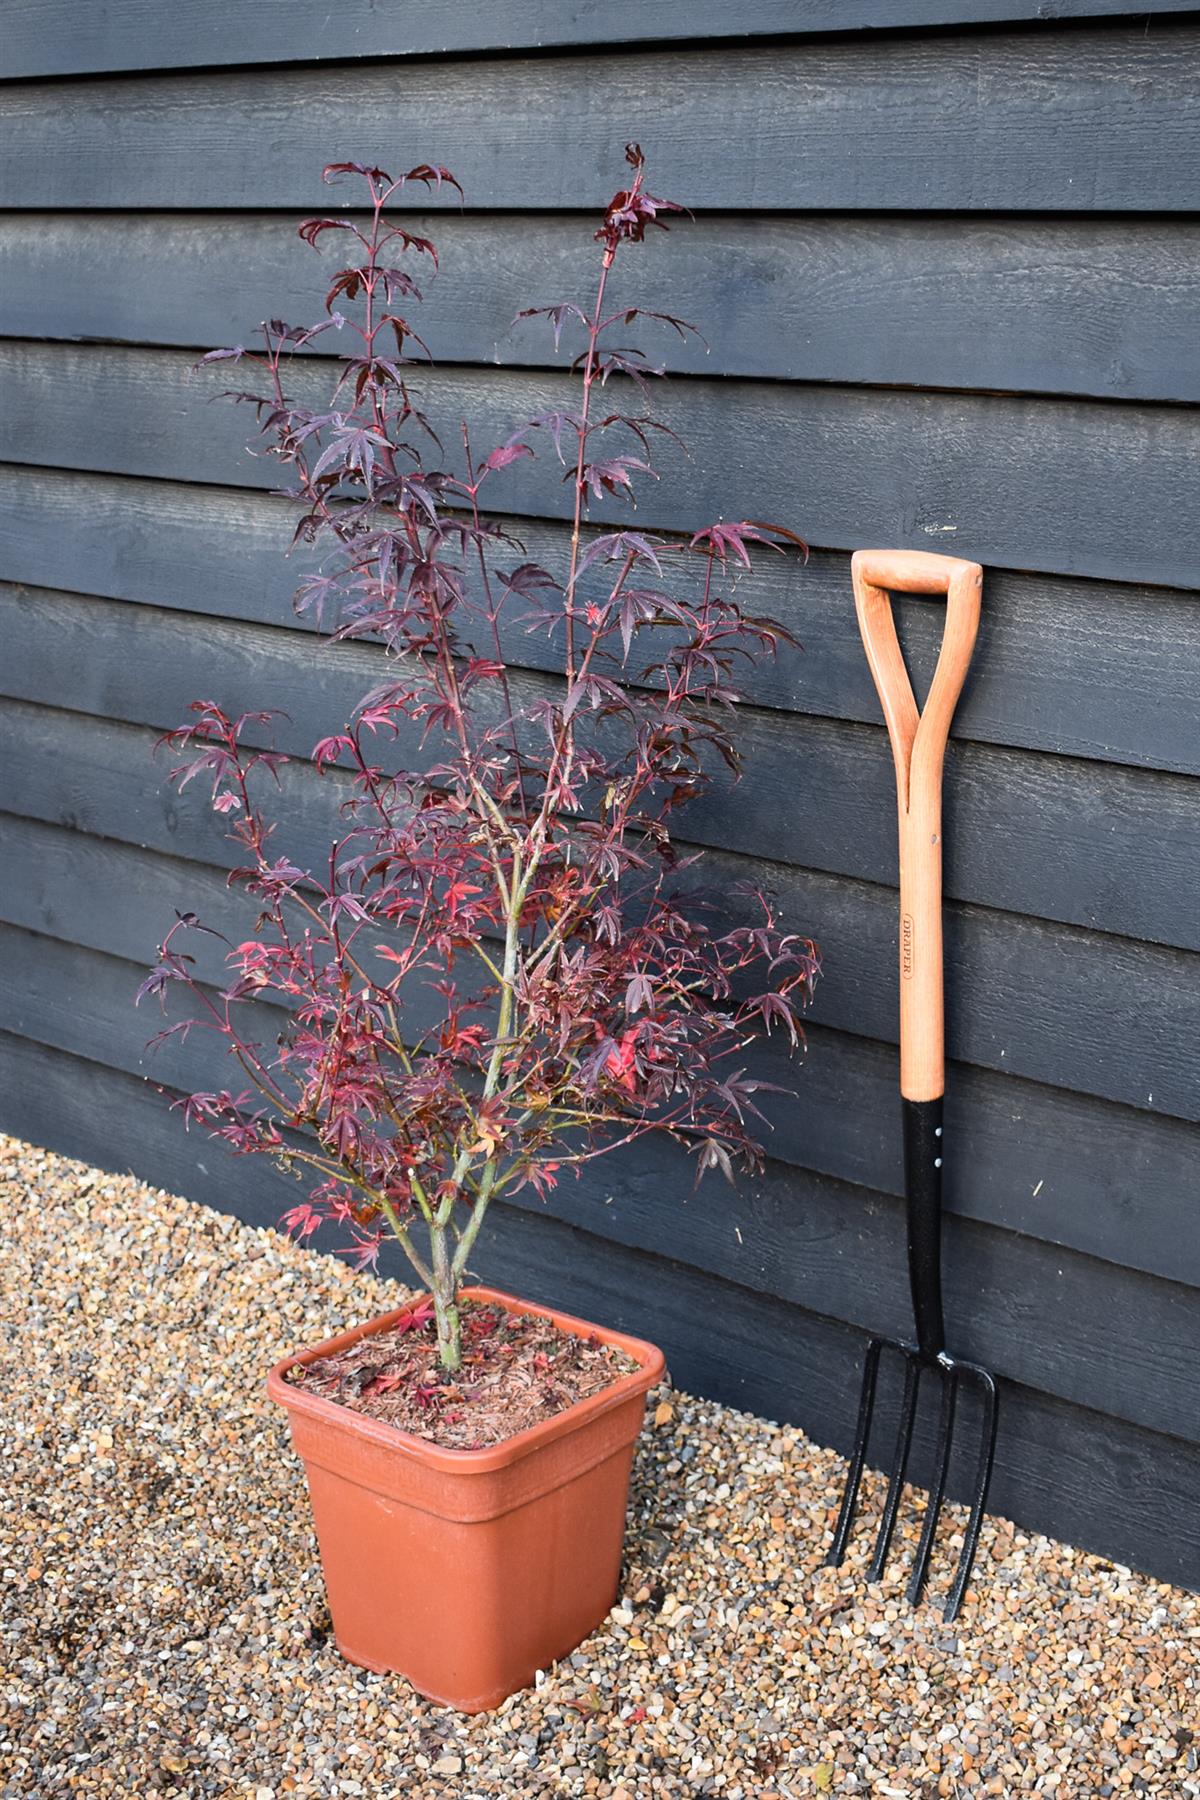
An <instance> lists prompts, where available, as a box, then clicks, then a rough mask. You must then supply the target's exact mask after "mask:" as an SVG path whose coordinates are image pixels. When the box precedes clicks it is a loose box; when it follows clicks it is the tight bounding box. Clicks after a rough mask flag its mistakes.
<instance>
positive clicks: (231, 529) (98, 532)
mask: <svg viewBox="0 0 1200 1800" xmlns="http://www.w3.org/2000/svg"><path fill="white" fill-rule="evenodd" d="M293 521H294V513H293V511H292V509H291V507H290V505H289V504H288V503H287V502H286V501H283V500H278V499H274V498H272V497H270V496H268V495H266V494H256V493H249V492H246V493H239V492H237V491H235V490H230V489H224V488H204V487H184V486H180V485H178V484H176V483H173V482H163V481H145V480H139V479H136V478H132V477H125V476H107V475H89V474H80V473H75V472H72V471H65V470H57V469H36V468H22V467H20V466H18V465H15V464H6V465H0V580H8V581H14V582H23V583H27V584H30V585H34V586H41V587H56V588H65V589H71V590H74V591H76V592H83V593H93V594H100V595H107V596H111V597H112V598H113V599H121V600H133V601H137V602H139V603H142V604H152V605H156V606H164V607H170V608H178V609H181V610H185V611H191V612H199V613H202V614H206V615H209V616H217V617H225V618H231V619H244V620H246V621H247V622H249V623H254V624H290V625H292V626H295V627H296V628H298V629H306V628H307V621H306V620H305V619H304V618H298V617H297V616H296V615H295V613H294V612H293V611H292V607H291V598H292V594H293V592H294V590H295V587H296V583H297V581H298V580H299V578H300V575H301V573H302V569H303V559H302V557H300V556H299V555H297V556H296V557H294V558H291V559H289V558H288V557H287V556H286V555H285V551H286V549H287V545H288V540H289V539H290V537H291V535H292V529H293ZM505 524H506V526H507V527H508V528H509V529H510V530H512V531H513V532H515V533H519V535H520V537H521V540H522V542H523V543H524V545H525V547H526V552H527V554H528V555H529V557H530V558H531V559H532V560H533V561H535V562H539V563H541V564H542V565H543V566H544V567H546V568H561V567H564V566H565V561H564V559H565V556H566V551H567V544H566V537H565V527H564V526H562V525H559V524H555V523H546V522H543V521H539V520H528V519H526V520H515V519H509V520H506V521H505ZM500 566H501V567H507V566H508V562H507V561H506V560H504V559H500ZM738 595H739V599H740V600H741V601H742V603H743V605H745V606H746V607H747V608H749V609H750V610H751V611H761V612H768V613H771V614H772V615H773V616H774V617H776V618H778V619H781V620H782V621H783V622H784V624H786V625H787V626H788V627H789V629H790V630H792V631H793V632H794V633H795V634H796V636H797V637H798V638H799V639H800V640H801V644H802V652H801V653H800V654H799V655H796V654H793V653H785V654H784V655H782V656H780V657H779V658H778V659H776V660H775V661H773V662H769V663H767V664H765V665H763V666H762V667H760V668H758V669H756V670H754V671H753V672H748V673H747V675H746V676H744V677H743V679H742V685H743V687H744V689H745V691H746V693H747V694H748V695H749V696H750V697H751V698H753V699H756V700H758V701H761V702H762V703H763V704H764V705H767V706H773V707H780V708H782V709H783V710H785V711H789V712H802V713H819V714H821V715H822V716H824V717H828V718H840V719H854V720H859V721H861V722H864V723H869V724H875V723H877V722H878V719H879V701H878V697H877V696H876V693H875V689H874V686H873V684H872V681H871V677H870V673H869V670H868V668H867V663H866V659H865V657H864V656H863V653H862V644H861V641H860V639H859V635H858V626H857V623H856V621H855V617H854V607H853V602H852V599H851V591H850V570H849V560H848V558H847V557H846V556H845V555H843V554H840V553H829V552H825V551H816V552H814V554H813V555H812V557H811V558H810V560H809V562H808V563H807V564H806V565H804V566H800V565H798V563H797V560H796V559H795V558H794V557H792V556H790V555H789V556H784V557H774V556H764V557H760V558H759V559H758V562H757V563H756V565H755V568H754V570H753V572H752V573H750V574H746V573H743V574H742V576H741V578H740V582H739V588H738ZM897 613H898V616H899V622H900V629H901V634H902V637H903V639H904V642H905V646H906V650H907V652H908V654H909V657H910V662H911V665H912V666H913V668H914V669H915V670H916V673H917V679H918V684H920V682H921V681H922V680H923V679H924V678H925V677H926V676H927V674H928V671H929V670H930V669H931V667H932V661H933V658H934V657H935V655H936V644H937V640H938V637H939V635H940V631H941V626H942V619H943V615H942V613H941V611H940V609H939V608H937V607H931V606H928V605H925V604H923V603H922V602H920V601H912V602H905V601H903V600H901V601H900V602H898V604H897ZM505 651H506V654H507V655H508V656H509V657H510V659H511V660H512V661H513V662H514V663H516V664H517V665H519V666H526V667H530V668H537V667H543V668H545V667H551V666H552V665H553V659H554V655H555V652H554V650H553V649H552V648H551V647H549V646H547V644H546V643H545V641H544V640H543V638H542V637H541V636H540V635H539V636H536V637H530V636H528V635H527V634H526V633H525V632H524V631H521V630H514V631H513V632H512V633H511V634H509V636H508V637H507V639H506V643H505ZM1081 671H1086V680H1082V679H1081ZM1198 712H1200V603H1198V600H1197V596H1196V595H1195V594H1191V593H1183V592H1180V591H1178V590H1170V589H1163V588H1149V587H1128V586H1116V585H1113V584H1110V583H1099V582H1092V581H1077V580H1069V579H1063V578H1061V577H1056V576H1038V575H1026V574H1021V573H1014V572H1010V571H1008V570H1005V569H991V570H989V571H988V576H987V587H986V593H985V617H984V626H983V631H982V634H981V637H980V640H979V643H978V645H977V646H976V651H975V656H974V659H973V665H972V670H971V676H970V680H969V682H968V685H967V691H966V693H965V695H964V696H963V699H962V701H961V702H960V704H959V707H958V710H957V712H956V714H955V721H954V731H955V735H956V736H957V737H963V738H973V739H976V740H978V741H980V742H984V743H994V744H1008V745H1013V746H1016V747H1020V748H1024V749H1035V750H1052V751H1056V752H1060V753H1065V754H1069V755H1075V756H1084V757H1089V758H1094V759H1095V760H1097V761H1103V762H1122V763H1130V764H1133V765H1141V766H1144V767H1147V768H1158V769H1168V770H1174V771H1177V772H1179V773H1181V774H1200V731H1197V730H1196V726H1195V721H1196V717H1197V713H1198Z"/></svg>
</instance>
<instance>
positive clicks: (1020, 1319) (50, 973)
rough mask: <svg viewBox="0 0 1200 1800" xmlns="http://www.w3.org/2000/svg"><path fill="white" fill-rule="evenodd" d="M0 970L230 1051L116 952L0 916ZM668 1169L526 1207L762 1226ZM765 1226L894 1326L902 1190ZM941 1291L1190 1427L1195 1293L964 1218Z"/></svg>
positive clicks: (160, 1074) (1067, 1384)
mask: <svg viewBox="0 0 1200 1800" xmlns="http://www.w3.org/2000/svg"><path fill="white" fill-rule="evenodd" d="M0 973H2V979H0V1030H4V1031H8V1032H10V1033H12V1034H13V1035H14V1036H25V1037H31V1038H33V1039H35V1040H36V1041H37V1042H39V1043H42V1044H45V1045H47V1046H48V1047H49V1048H53V1049H58V1050H66V1051H69V1052H71V1053H72V1054H77V1055H83V1056H85V1057H87V1058H88V1059H89V1060H91V1061H96V1060H100V1059H101V1058H102V1059H103V1060H104V1061H106V1062H107V1063H108V1065H109V1066H110V1067H114V1068H119V1069H123V1070H124V1071H125V1072H126V1073H129V1074H138V1073H141V1074H148V1075H151V1076H152V1077H153V1078H154V1079H156V1080H157V1081H159V1082H162V1083H165V1084H166V1085H167V1086H168V1087H171V1088H173V1089H185V1090H186V1089H188V1088H191V1087H204V1088H211V1087H212V1086H214V1085H220V1084H221V1083H222V1082H225V1081H227V1080H228V1079H229V1076H228V1069H229V1060H228V1057H227V1056H226V1055H225V1054H224V1052H223V1050H222V1048H221V1046H220V1045H219V1043H217V1042H216V1041H214V1039H213V1038H212V1037H211V1036H209V1035H208V1034H206V1033H196V1034H193V1035H192V1036H191V1037H189V1038H188V1039H187V1040H186V1042H185V1043H182V1044H180V1043H178V1042H175V1043H173V1044H172V1045H170V1046H169V1047H167V1048H164V1050H162V1051H161V1052H159V1053H157V1054H155V1055H152V1056H148V1055H147V1053H146V1052H145V1050H144V1043H145V1039H146V1035H147V1030H148V1029H154V1028H155V1026H156V1024H157V1023H158V1021H157V1018H156V1016H155V1010H154V1009H153V1008H152V1009H151V1011H150V1013H149V1015H147V1014H146V1013H144V1012H143V1013H135V1012H134V1011H133V1009H132V1007H131V1006H130V1003H129V998H130V992H131V988H132V987H133V986H134V985H136V979H137V971H136V968H135V967H134V966H132V965H130V964H128V963H124V962H120V961H118V960H117V959H115V958H112V957H104V956H98V955H97V954H96V953H95V952H92V951H84V950H80V949H78V948H77V947H74V946H69V945H64V944H61V943H58V942H56V941H55V940H53V939H49V938H42V937H38V936H35V935H32V934H30V933H27V932H23V931H17V930H14V929H12V928H10V927H7V926H3V927H0ZM218 1148H219V1146H214V1150H216V1149H218ZM630 1160H633V1159H630ZM674 1173H675V1179H674V1181H672V1182H669V1183H668V1184H667V1186H666V1188H665V1189H664V1188H663V1187H659V1186H657V1185H656V1187H655V1189H654V1191H653V1194H652V1195H651V1196H650V1199H649V1205H648V1206H647V1205H646V1204H643V1205H641V1206H640V1207H639V1206H637V1205H636V1204H634V1203H632V1202H630V1201H628V1200H627V1199H626V1197H625V1195H624V1193H623V1191H622V1187H621V1176H620V1173H619V1172H618V1171H617V1169H616V1165H615V1164H614V1167H613V1169H611V1170H606V1171H604V1172H603V1173H602V1174H601V1175H593V1176H591V1177H589V1178H588V1180H587V1181H586V1182H582V1183H581V1184H580V1186H579V1188H578V1189H576V1187H575V1184H571V1186H570V1187H569V1188H568V1187H564V1188H560V1189H558V1190H555V1192H554V1194H553V1195H552V1196H551V1197H550V1199H549V1200H548V1201H547V1202H545V1203H544V1204H543V1203H542V1202H540V1201H538V1200H537V1199H536V1197H535V1198H533V1199H531V1200H530V1201H529V1203H528V1204H529V1209H530V1210H532V1211H534V1212H535V1213H542V1212H546V1211H548V1212H550V1213H551V1214H552V1215H554V1216H556V1217H564V1218H565V1219H566V1220H567V1221H568V1222H578V1223H580V1224H583V1225H585V1226H586V1227H588V1228H589V1229H593V1230H596V1229H599V1230H600V1231H601V1232H602V1234H603V1235H604V1236H606V1237H609V1238H615V1239H617V1241H621V1242H624V1243H626V1244H629V1245H630V1246H631V1247H637V1246H638V1244H639V1242H642V1241H643V1240H645V1239H647V1238H649V1239H650V1240H651V1241H652V1242H653V1244H655V1245H658V1244H661V1242H662V1233H663V1219H664V1212H665V1211H666V1210H667V1209H668V1208H671V1207H672V1206H674V1207H675V1208H677V1210H676V1211H675V1212H674V1216H673V1219H672V1229H671V1242H672V1246H673V1254H674V1256H675V1257H676V1259H677V1260H678V1261H680V1262H682V1263H685V1264H686V1265H687V1266H689V1267H699V1268H706V1269H709V1270H710V1271H711V1272H715V1273H718V1274H725V1273H726V1271H727V1268H728V1249H727V1245H728V1242H729V1239H730V1237H731V1236H733V1235H734V1234H733V1230H732V1227H733V1225H734V1224H737V1223H738V1222H739V1219H740V1220H741V1222H742V1224H743V1226H744V1230H743V1235H745V1236H749V1235H751V1234H752V1233H754V1232H755V1231H756V1230H757V1229H758V1225H757V1224H756V1221H755V1219H754V1216H753V1213H752V1211H750V1210H747V1211H746V1212H745V1213H742V1212H741V1210H740V1203H738V1202H734V1201H731V1199H730V1196H729V1194H728V1191H727V1190H726V1191H724V1192H720V1191H718V1189H717V1188H716V1187H715V1186H713V1185H710V1187H709V1189H708V1191H707V1193H706V1194H705V1197H704V1199H703V1200H701V1199H700V1195H699V1194H697V1195H696V1196H695V1197H694V1198H693V1199H691V1200H689V1201H688V1202H687V1203H686V1205H685V1204H684V1197H685V1196H686V1195H687V1194H688V1193H689V1191H690V1189H691V1186H692V1183H693V1181H694V1171H693V1170H692V1169H691V1167H690V1165H689V1164H688V1163H687V1161H686V1159H683V1158H681V1159H679V1161H678V1162H677V1164H676V1167H675V1171H674ZM767 1235H772V1234H771V1233H770V1232H768V1234H767ZM774 1235H775V1236H777V1237H778V1238H779V1243H778V1245H777V1246H776V1250H775V1252H773V1253H772V1257H771V1260H770V1261H769V1262H768V1264H767V1266H766V1268H765V1269H764V1270H763V1271H762V1273H761V1275H760V1277H759V1278H758V1279H760V1280H763V1281H765V1282H766V1284H767V1291H769V1292H771V1293H773V1294H774V1295H775V1296H776V1297H779V1298H786V1299H788V1300H790V1301H791V1302H792V1303H793V1304H800V1305H804V1306H807V1307H809V1308H813V1307H814V1306H819V1307H820V1309H821V1310H823V1311H826V1312H828V1313H829V1314H830V1316H832V1317H835V1318H840V1319H843V1320H844V1321H845V1322H847V1323H851V1324H854V1325H856V1326H859V1327H860V1328H872V1329H873V1328H878V1329H881V1330H883V1331H885V1332H895V1331H897V1330H899V1329H900V1328H901V1327H902V1326H903V1324H904V1322H905V1320H906V1319H907V1316H908V1293H907V1277H906V1275H905V1273H904V1260H903V1256H902V1254H901V1246H902V1244H903V1219H902V1208H901V1206H900V1205H899V1203H898V1202H892V1201H889V1202H886V1203H881V1202H880V1199H879V1197H878V1196H871V1195H867V1194H862V1193H860V1192H858V1191H856V1190H851V1189H847V1188H837V1189H834V1188H830V1187H825V1186H822V1185H821V1184H810V1188H809V1193H808V1196H807V1205H806V1207H805V1209H804V1217H803V1220H802V1221H797V1222H796V1224H794V1225H793V1228H792V1230H791V1231H790V1232H788V1233H783V1234H779V1233H776V1234H774ZM945 1288H946V1304H947V1316H948V1318H949V1319H950V1320H951V1321H953V1324H952V1335H953V1337H954V1339H955V1342H956V1344H957V1345H958V1346H959V1349H960V1353H961V1354H965V1355H969V1356H972V1357H974V1358H975V1359H976V1360H979V1361H981V1362H984V1363H985V1364H986V1365H988V1366H990V1367H992V1368H994V1369H995V1370H996V1372H997V1373H998V1374H1001V1375H1005V1376H1007V1377H1009V1378H1010V1379H1013V1380H1017V1381H1023V1382H1026V1383H1027V1384H1029V1385H1036V1386H1037V1387H1038V1388H1039V1389H1041V1390H1042V1391H1044V1392H1049V1393H1052V1394H1055V1395H1057V1396H1058V1397H1060V1398H1062V1399H1067V1400H1071V1401H1074V1402H1075V1403H1076V1404H1080V1405H1086V1406H1090V1407H1094V1408H1097V1409H1100V1408H1103V1409H1104V1410H1105V1411H1108V1412H1111V1413H1113V1414H1115V1415H1116V1416H1118V1417H1121V1418H1126V1419H1129V1420H1130V1421H1131V1422H1132V1423H1135V1424H1140V1425H1142V1426H1145V1427H1146V1428H1148V1429H1151V1430H1156V1431H1166V1432H1169V1433H1173V1434H1175V1435H1180V1436H1184V1435H1186V1433H1187V1431H1188V1429H1189V1427H1190V1425H1191V1423H1192V1421H1193V1419H1194V1400H1193V1370H1194V1361H1195V1358H1196V1356H1197V1355H1200V1306H1198V1305H1197V1303H1196V1294H1195V1290H1193V1289H1185V1288H1183V1287H1181V1286H1179V1285H1178V1284H1175V1283H1169V1282H1164V1281H1161V1280H1156V1279H1154V1278H1151V1277H1148V1276H1140V1275H1135V1274H1133V1273H1132V1272H1131V1271H1129V1270H1127V1269H1123V1268H1120V1267H1119V1266H1116V1265H1113V1264H1110V1263H1102V1262H1096V1261H1092V1260H1090V1259H1087V1260H1085V1259H1083V1258H1079V1257H1077V1256H1074V1255H1073V1254H1072V1253H1068V1252H1065V1251H1063V1250H1062V1249H1060V1248H1053V1247H1050V1246H1047V1245H1043V1244H1039V1243H1037V1242H1036V1241H1035V1240H1033V1239H1030V1238H1025V1237H1021V1236H1018V1235H1016V1234H1013V1233H1008V1232H995V1231H991V1230H989V1228H987V1227H984V1226H980V1225H977V1224H975V1223H973V1222H967V1221H963V1222H961V1223H958V1222H956V1223H955V1224H954V1225H952V1227H951V1229H950V1230H949V1231H948V1232H947V1245H946V1268H945Z"/></svg>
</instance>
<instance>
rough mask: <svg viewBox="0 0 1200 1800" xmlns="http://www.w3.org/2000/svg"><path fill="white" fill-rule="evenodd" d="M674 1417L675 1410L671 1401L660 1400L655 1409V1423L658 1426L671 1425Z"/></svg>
mask: <svg viewBox="0 0 1200 1800" xmlns="http://www.w3.org/2000/svg"><path fill="white" fill-rule="evenodd" d="M674 1417H675V1408H674V1407H673V1406H672V1405H671V1402H670V1401H669V1400H660V1401H659V1403H658V1405H657V1406H656V1407H655V1409H654V1423H655V1424H656V1425H669V1424H670V1423H671V1420H672V1419H673V1418H674Z"/></svg>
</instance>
